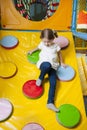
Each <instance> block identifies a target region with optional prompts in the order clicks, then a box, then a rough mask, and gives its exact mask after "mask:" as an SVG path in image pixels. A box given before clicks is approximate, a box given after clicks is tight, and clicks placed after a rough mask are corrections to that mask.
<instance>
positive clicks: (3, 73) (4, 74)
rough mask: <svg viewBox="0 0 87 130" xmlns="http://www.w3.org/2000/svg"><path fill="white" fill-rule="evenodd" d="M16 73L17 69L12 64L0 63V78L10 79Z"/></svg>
mask: <svg viewBox="0 0 87 130" xmlns="http://www.w3.org/2000/svg"><path fill="white" fill-rule="evenodd" d="M16 72H17V67H16V65H15V64H14V63H12V62H1V63H0V77H1V78H11V77H13V76H14V75H15V74H16Z"/></svg>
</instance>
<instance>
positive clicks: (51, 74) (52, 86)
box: [39, 62, 56, 103]
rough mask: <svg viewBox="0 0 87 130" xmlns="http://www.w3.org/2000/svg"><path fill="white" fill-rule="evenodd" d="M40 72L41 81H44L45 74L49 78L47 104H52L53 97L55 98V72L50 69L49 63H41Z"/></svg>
mask: <svg viewBox="0 0 87 130" xmlns="http://www.w3.org/2000/svg"><path fill="white" fill-rule="evenodd" d="M40 70H41V73H40V76H39V78H40V79H41V80H43V79H44V76H45V75H46V74H48V76H49V82H50V88H49V94H48V101H47V103H54V96H55V89H56V71H55V70H54V69H53V68H52V67H51V64H50V63H49V62H43V63H42V64H41V65H40Z"/></svg>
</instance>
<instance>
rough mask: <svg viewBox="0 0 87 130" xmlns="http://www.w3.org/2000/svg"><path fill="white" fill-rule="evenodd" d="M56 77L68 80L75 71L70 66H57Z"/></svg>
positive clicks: (72, 76)
mask: <svg viewBox="0 0 87 130" xmlns="http://www.w3.org/2000/svg"><path fill="white" fill-rule="evenodd" d="M56 73H57V77H58V79H59V80H61V81H69V80H72V79H73V78H74V76H75V71H74V69H73V68H72V67H70V66H67V67H63V66H59V67H58V69H57V72H56Z"/></svg>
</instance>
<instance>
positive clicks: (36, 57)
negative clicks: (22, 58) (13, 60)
mask: <svg viewBox="0 0 87 130" xmlns="http://www.w3.org/2000/svg"><path fill="white" fill-rule="evenodd" d="M39 53H40V51H39V50H38V51H35V52H33V53H32V54H31V55H30V54H28V55H27V57H28V60H29V62H30V63H32V64H36V63H37V61H38V60H39Z"/></svg>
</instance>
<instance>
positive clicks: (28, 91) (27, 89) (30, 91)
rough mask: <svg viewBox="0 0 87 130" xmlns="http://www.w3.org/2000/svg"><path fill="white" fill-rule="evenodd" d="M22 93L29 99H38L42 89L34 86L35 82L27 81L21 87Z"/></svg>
mask: <svg viewBox="0 0 87 130" xmlns="http://www.w3.org/2000/svg"><path fill="white" fill-rule="evenodd" d="M23 93H24V95H25V96H27V97H29V98H33V99H35V98H38V97H40V96H41V95H42V94H43V87H42V86H39V87H38V86H36V80H29V81H27V82H26V83H25V84H24V85H23Z"/></svg>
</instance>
